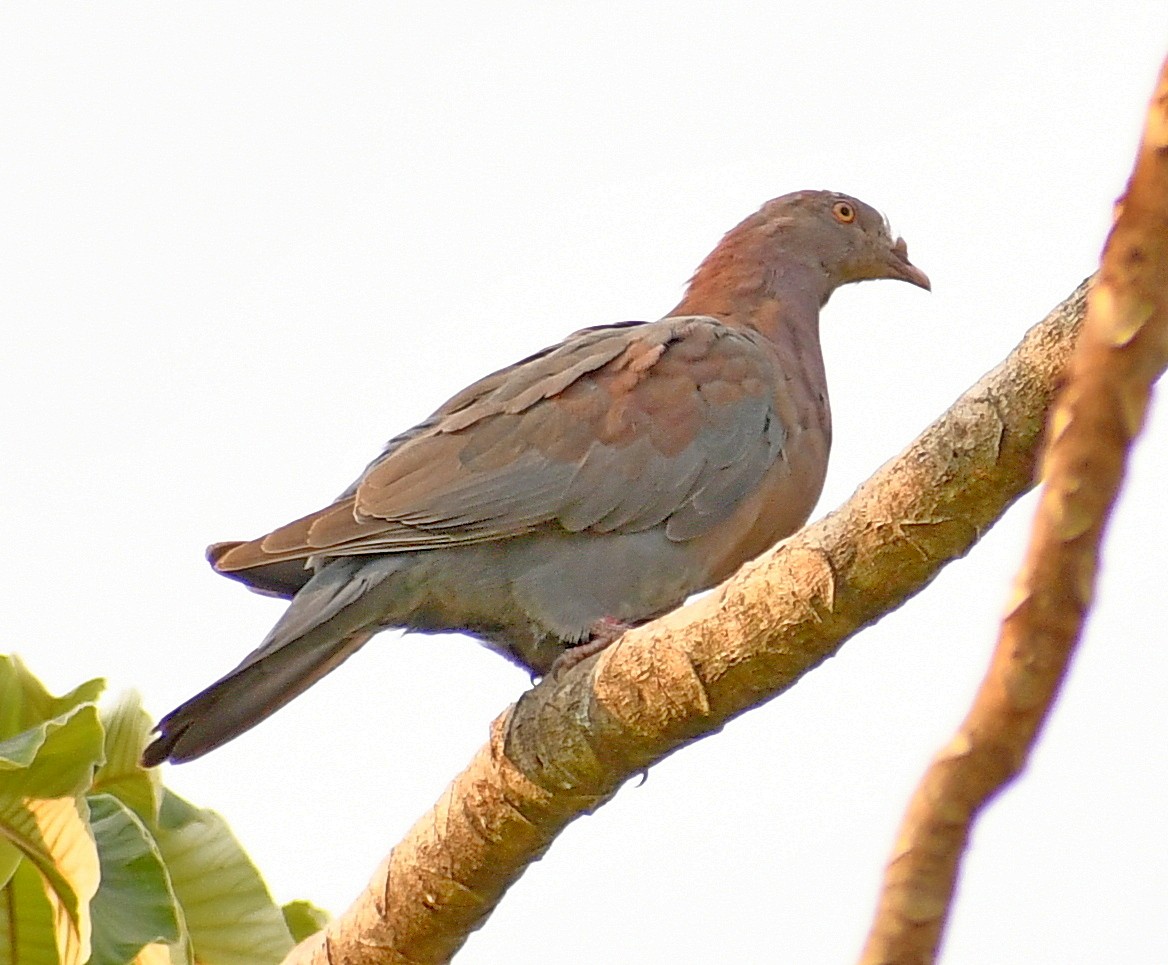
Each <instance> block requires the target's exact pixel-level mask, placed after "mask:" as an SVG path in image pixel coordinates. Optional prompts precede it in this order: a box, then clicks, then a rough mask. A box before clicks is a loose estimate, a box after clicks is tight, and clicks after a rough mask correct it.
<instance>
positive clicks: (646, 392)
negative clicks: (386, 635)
mask: <svg viewBox="0 0 1168 965" xmlns="http://www.w3.org/2000/svg"><path fill="white" fill-rule="evenodd" d="M779 381H780V378H779V373H778V372H777V371H776V362H775V360H774V357H773V355H772V354H771V353H770V352H768V351H767V349H766V348H765V347H764V344H763V340H762V338H761V336H757V335H755V334H754V333H752V332H744V331H740V330H736V329H730V328H728V327H726V326H724V325H722V324H721V323H719V322H717V321H716V320H715V319H712V318H706V317H701V316H698V317H683V318H666V319H662V320H661V321H658V322H647V323H640V322H638V323H624V324H621V325H611V326H602V327H597V328H592V329H584V330H582V331H580V332H576V333H575V334H573V335H571V336H569V337H568V338H567V339H566V340H565V341H564V342H562V343H560V344H559V345H557V346H554V347H552V348H549V349H546V350H544V351H543V352H540V353H537V354H536V355H533V356H531V357H530V358H527V359H524V360H523V361H522V362H519V363H517V364H516V365H513V366H511V367H509V368H506V369H503V370H501V371H499V372H496V373H495V374H493V375H490V376H488V377H487V378H485V379H482V380H481V381H479V382H477V383H475V384H474V385H472V386H470V387H469V388H467V389H465V390H464V391H463V392H461V393H459V394H458V395H457V396H455V397H454V398H453V399H451V400H450V401H449V402H447V403H446V404H445V405H444V406H442V408H440V409H439V410H438V411H437V412H435V413H434V415H432V416H431V417H430V418H429V419H427V420H426V421H425V422H423V423H422V424H421V425H419V426H417V427H416V428H414V429H412V430H410V431H409V432H407V433H404V434H403V435H402V436H399V437H397V438H396V439H394V440H392V441H391V442H390V443H389V445H388V446H387V447H386V450H385V452H383V453H382V455H381V456H380V457H379V458H378V459H376V460H375V461H374V462H373V463H372V464H370V466H369V468H368V469H367V470H366V471H365V473H364V475H363V476H362V477H361V479H360V480H358V482H357V483H356V484H355V486H354V487H352V488H351V489H350V490H349V491H348V492H347V493H346V494H344V495H343V496H342V497H341V498H340V499H338V501H337V502H335V503H334V504H333V505H331V506H329V507H326V508H325V509H323V510H321V511H319V512H317V513H313V514H312V515H310V516H306V517H304V518H303V519H300V520H297V521H295V522H293V523H290V524H288V525H287V526H283V527H281V528H280V529H277V530H275V531H274V532H272V533H270V534H269V535H267V536H265V537H262V538H260V539H258V540H253V541H251V542H249V543H240V544H219V546H220V549H219V550H218V552H214V551H213V562H214V563H215V565H216V567H217V568H218V569H220V570H224V571H238V570H243V569H248V568H251V567H257V566H271V565H272V564H276V563H279V562H281V561H287V560H296V559H304V558H307V557H309V556H315V555H323V556H349V555H357V554H367V553H387V552H388V553H392V552H406V551H412V550H423V549H434V548H438V547H443V546H452V545H459V544H466V543H476V542H485V541H492V540H500V539H506V538H508V537H514V536H518V535H521V534H523V533H527V532H530V531H532V530H535V529H537V528H539V527H542V526H545V525H548V524H558V525H559V526H560V527H562V528H563V529H565V530H567V531H570V532H578V531H583V530H589V531H593V532H613V531H620V532H634V531H638V530H644V529H648V528H650V527H654V526H658V525H661V524H665V526H666V529H667V532H668V534H669V536H670V537H671V538H672V539H676V540H685V539H689V538H692V537H694V536H697V535H699V534H701V533H703V532H705V531H706V530H707V529H709V528H710V527H711V526H713V525H715V524H717V523H718V522H720V521H722V520H724V519H726V518H727V517H728V516H729V515H730V514H731V512H732V511H733V509H734V507H735V506H736V505H737V504H738V502H739V501H740V500H741V499H742V498H743V497H744V496H746V495H747V494H748V493H750V492H751V491H752V490H753V489H754V488H755V487H756V486H757V485H758V484H759V482H760V480H761V479H762V477H763V475H764V474H765V473H766V471H767V469H768V468H769V467H770V466H771V465H772V464H773V463H774V461H775V460H776V459H777V458H779V456H780V453H781V452H782V449H783V444H784V441H785V435H786V433H785V429H784V427H783V425H782V424H781V422H780V420H779V417H778V415H777V413H776V405H775V395H776V390H777V385H778V383H779Z"/></svg>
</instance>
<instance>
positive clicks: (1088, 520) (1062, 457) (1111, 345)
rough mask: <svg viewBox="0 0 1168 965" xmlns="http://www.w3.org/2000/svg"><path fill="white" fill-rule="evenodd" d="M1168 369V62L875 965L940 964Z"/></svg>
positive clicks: (880, 920) (923, 791)
mask: <svg viewBox="0 0 1168 965" xmlns="http://www.w3.org/2000/svg"><path fill="white" fill-rule="evenodd" d="M1166 365H1168V61H1165V63H1164V66H1163V68H1162V69H1161V73H1160V79H1159V84H1158V87H1157V90H1156V93H1155V96H1154V97H1153V100H1152V103H1151V106H1150V107H1149V110H1148V117H1147V124H1146V127H1145V132H1144V141H1143V143H1142V144H1141V146H1140V152H1139V156H1138V158H1137V160H1136V167H1135V171H1134V173H1133V174H1132V178H1131V181H1130V182H1129V183H1128V189H1127V193H1126V195H1125V197H1124V198H1123V200H1122V201H1121V202H1120V205H1119V207H1118V209H1117V220H1116V223H1115V226H1114V227H1113V228H1112V231H1111V236H1110V237H1109V239H1108V242H1107V246H1106V248H1105V249H1104V253H1103V261H1102V267H1101V270H1100V273H1099V281H1098V283H1097V284H1096V286H1095V287H1094V289H1093V290H1092V291H1091V295H1090V299H1089V307H1088V313H1087V320H1086V322H1085V323H1084V326H1083V334H1082V337H1081V338H1080V340H1079V343H1078V346H1077V348H1076V349H1075V352H1074V355H1073V357H1072V359H1071V362H1070V365H1069V368H1068V378H1067V384H1066V387H1065V388H1064V389H1063V391H1062V392H1061V393H1060V395H1059V399H1058V402H1057V404H1056V405H1055V407H1054V409H1053V411H1052V412H1051V416H1050V431H1049V433H1048V435H1049V441H1048V444H1047V448H1046V452H1045V454H1044V459H1043V469H1044V473H1043V475H1044V476H1045V479H1046V483H1045V485H1044V487H1043V492H1042V498H1041V501H1040V502H1039V505H1038V510H1037V512H1036V514H1035V518H1034V523H1033V528H1032V530H1031V537H1030V545H1029V548H1028V550H1027V553H1026V557H1025V559H1024V561H1023V563H1022V568H1021V570H1020V572H1019V574H1018V577H1017V580H1016V581H1015V585H1014V592H1013V598H1012V600H1011V602H1010V604H1009V607H1008V611H1007V613H1006V616H1005V618H1004V620H1003V622H1002V628H1001V633H1000V635H999V637H998V643H997V647H996V650H995V652H994V657H993V660H992V663H991V665H990V668H989V671H988V672H987V675H986V677H985V680H984V681H983V682H982V685H981V688H980V689H979V691H978V693H977V696H976V697H975V698H974V702H973V706H972V708H971V709H970V711H969V715H968V716H967V717H966V719H965V721H964V722H963V723H962V724H961V726H960V728H959V729H958V731H957V733H956V734H955V735H954V737H953V739H952V740H951V741H950V742H949V744H948V745H947V746H946V747H945V748H944V749H942V750H941V752H940V753H939V754H938V755H937V757H936V758H935V759H934V760H933V762H932V764H931V765H930V766H929V769H928V771H927V772H926V773H925V776H924V778H923V779H922V781H921V784H920V786H919V787H918V788H917V791H916V793H915V794H914V796H913V799H912V801H911V802H910V804H909V807H908V811H907V813H906V815H905V818H904V823H903V825H902V827H901V830H900V833H899V835H898V837H897V841H896V845H895V847H894V848H893V856H892V859H891V861H890V863H889V866H888V869H887V871H886V873H885V879H884V888H883V892H882V895H881V899H880V904H879V908H878V910H877V915H876V920H875V922H874V924H873V927H872V931H871V933H870V934H869V936H868V942H867V945H866V947H865V949H864V952H863V955H862V956H861V959H860V961H861V963H863V965H893V963H896V965H910V963H928V962H932V961H934V960H935V958H936V955H937V948H938V945H939V943H940V940H941V933H942V931H943V929H944V925H945V922H946V919H947V918H948V912H949V908H950V904H951V901H952V897H953V890H954V887H955V885H956V879H957V872H958V868H959V866H960V861H961V857H962V854H963V852H964V849H965V844H966V841H967V840H968V838H969V834H970V831H971V829H972V824H973V821H974V819H975V817H976V816H977V814H978V812H979V811H980V810H981V808H982V807H983V806H984V805H985V804H986V803H987V802H988V801H989V800H990V798H992V797H993V796H994V795H995V794H997V793H998V792H999V791H1001V790H1002V789H1003V788H1004V787H1005V786H1006V785H1007V784H1009V783H1010V782H1011V781H1012V780H1013V779H1014V778H1015V777H1017V776H1018V774H1019V773H1020V771H1021V770H1022V768H1023V766H1024V765H1025V763H1026V759H1027V757H1028V756H1029V754H1030V751H1031V749H1032V748H1033V746H1034V743H1035V741H1036V740H1037V738H1038V734H1039V732H1040V730H1041V728H1042V725H1043V723H1044V722H1045V720H1046V717H1047V715H1048V714H1049V712H1050V708H1051V706H1052V705H1053V703H1054V700H1055V698H1056V696H1057V695H1058V691H1059V687H1060V686H1061V684H1062V681H1063V679H1064V677H1065V675H1066V672H1067V667H1068V665H1069V663H1070V660H1071V657H1072V656H1073V654H1074V650H1075V645H1076V644H1077V643H1078V640H1079V637H1080V634H1081V633H1082V627H1083V619H1084V617H1085V616H1086V614H1087V611H1088V609H1089V608H1090V605H1091V598H1092V594H1093V591H1094V585H1095V574H1096V570H1097V567H1098V562H1099V545H1100V542H1101V540H1102V538H1103V532H1104V528H1105V526H1106V523H1107V520H1108V517H1109V516H1110V514H1111V510H1112V507H1113V505H1114V503H1115V499H1116V496H1117V495H1118V492H1119V486H1120V483H1121V481H1122V479H1123V474H1124V469H1125V465H1126V462H1127V455H1128V451H1129V449H1130V447H1131V443H1132V440H1133V439H1134V437H1135V436H1136V434H1137V433H1138V432H1139V430H1140V427H1141V426H1142V424H1143V419H1144V413H1145V410H1146V408H1147V404H1148V399H1149V397H1150V394H1151V386H1152V383H1153V382H1154V381H1155V380H1156V379H1157V378H1159V376H1160V375H1161V374H1162V373H1163V371H1164V368H1165V366H1166Z"/></svg>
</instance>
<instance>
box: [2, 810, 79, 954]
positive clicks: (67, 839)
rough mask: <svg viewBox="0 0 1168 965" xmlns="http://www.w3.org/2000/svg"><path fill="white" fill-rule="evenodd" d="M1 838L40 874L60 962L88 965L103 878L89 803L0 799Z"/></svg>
mask: <svg viewBox="0 0 1168 965" xmlns="http://www.w3.org/2000/svg"><path fill="white" fill-rule="evenodd" d="M0 838H3V839H4V840H5V841H6V842H7V843H8V844H11V845H13V846H15V847H16V848H17V850H19V851H20V852H21V854H22V855H23V856H24V858H25V859H26V860H25V861H22V862H21V863H20V865H19V866H18V867H17V869H16V875H15V876H14V880H15V878H16V877H19V876H20V875H21V873H22V869H23V868H24V867H25V866H26V865H29V866H32V867H33V868H34V869H35V870H36V871H39V872H40V877H41V878H42V879H43V882H44V885H43V887H42V890H45V891H46V893H47V895H48V899H49V901H50V902H52V903H53V904H54V906H55V907H57V908H58V909H59V912H60V913H59V914H56V915H55V921H56V926H57V941H58V946H57V947H58V948H59V949H60V950H61V961H62V962H66V963H72V962H78V963H80V962H83V961H85V959H87V958H88V957H89V938H90V927H91V921H90V917H89V901H90V899H91V898H92V897H93V895H94V893H95V892H96V891H97V882H98V876H99V874H100V871H99V865H98V858H97V847H96V846H95V845H94V843H93V838H92V837H91V836H90V833H89V808H88V807H87V806H86V803H85V801H84V799H82V798H75V797H60V798H25V799H21V798H9V799H3V798H0Z"/></svg>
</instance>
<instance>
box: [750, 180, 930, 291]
mask: <svg viewBox="0 0 1168 965" xmlns="http://www.w3.org/2000/svg"><path fill="white" fill-rule="evenodd" d="M754 217H755V218H757V219H758V221H757V227H758V228H759V229H760V230H761V231H762V232H763V233H764V234H765V235H767V236H769V238H770V241H771V244H773V245H774V250H775V251H776V252H777V257H778V258H780V259H782V260H786V259H791V260H795V261H798V262H801V263H803V264H807V265H809V266H814V267H817V268H819V269H820V270H821V271H822V272H823V275H824V280H825V281H826V283H827V294H830V292H831V291H832V290H834V289H835V288H838V287H839V286H840V285H846V284H848V283H849V282H854V281H865V280H868V279H874V278H891V279H896V280H899V281H907V282H909V283H910V284H913V285H917V286H918V287H920V288H924V289H925V290H926V291H927V290H930V289H931V286H930V284H929V278H928V276H927V275H926V274H925V273H924V272H923V271H921V270H920V269H919V268H917V266H916V265H914V264H913V263H912V262H911V261H909V260H908V247H907V246H906V245H905V243H904V239H903V238H894V237H893V235H892V231H891V230H890V229H889V226H888V220H887V219H886V218H885V217H884V216H883V215H882V214H881V213H880V212H879V211H877V210H876V209H875V208H873V207H872V206H871V205H867V204H865V203H864V202H863V201H860V200H858V199H856V198H853V197H851V196H849V195H846V194H841V193H839V192H838V191H798V192H795V193H794V194H785V195H783V196H782V197H781V198H775V199H774V200H773V201H768V202H767V203H766V204H764V205H763V206H762V208H761V209H759V211H758V213H757V214H756V215H755V216H754ZM749 220H750V219H748V221H749Z"/></svg>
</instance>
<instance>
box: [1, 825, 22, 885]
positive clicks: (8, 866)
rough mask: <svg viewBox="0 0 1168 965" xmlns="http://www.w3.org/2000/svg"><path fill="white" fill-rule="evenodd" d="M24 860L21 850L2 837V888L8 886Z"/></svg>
mask: <svg viewBox="0 0 1168 965" xmlns="http://www.w3.org/2000/svg"><path fill="white" fill-rule="evenodd" d="M23 860H24V856H23V855H22V854H21V853H20V849H19V848H18V847H16V845H14V844H10V843H9V842H8V841H6V840H4V838H3V837H0V888H3V887H4V886H5V885H6V884H8V881H9V879H10V878H11V877H12V876H13V874H15V872H16V866H17V865H18V864H20V862H21V861H23Z"/></svg>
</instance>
